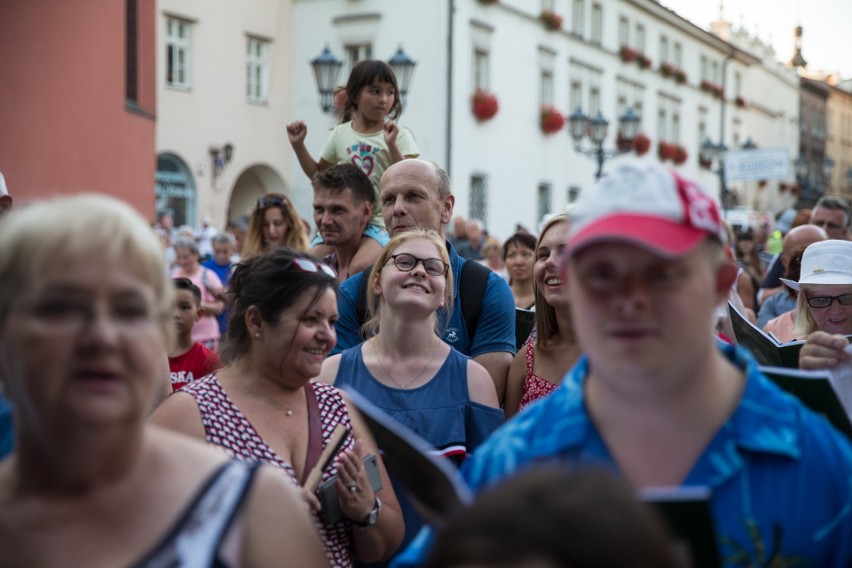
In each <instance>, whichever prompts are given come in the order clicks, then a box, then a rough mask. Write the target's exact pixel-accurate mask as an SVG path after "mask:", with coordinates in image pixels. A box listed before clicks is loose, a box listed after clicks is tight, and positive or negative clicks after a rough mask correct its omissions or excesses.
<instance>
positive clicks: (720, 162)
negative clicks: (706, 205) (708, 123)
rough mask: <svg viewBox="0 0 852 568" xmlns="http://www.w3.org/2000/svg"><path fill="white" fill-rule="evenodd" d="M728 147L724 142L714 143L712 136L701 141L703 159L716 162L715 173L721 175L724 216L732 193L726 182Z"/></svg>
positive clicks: (703, 160)
mask: <svg viewBox="0 0 852 568" xmlns="http://www.w3.org/2000/svg"><path fill="white" fill-rule="evenodd" d="M727 151H728V147H727V146H725V145H724V144H722V143H721V142H720V143H719V144H714V143H713V141H712V140H710V138H705V139H704V142H702V143H701V161H702V162H704V163H705V164H710V163H712V162H713V161H715V162H716V171H715V173H716V174H717V175H718V176H719V202H720V203H721V204H722V214H723V216H724V215H725V214H727V212H728V209H730V207H731V205H732V203H731V193H730V192H729V191H728V185H727V184H726V183H725V152H727Z"/></svg>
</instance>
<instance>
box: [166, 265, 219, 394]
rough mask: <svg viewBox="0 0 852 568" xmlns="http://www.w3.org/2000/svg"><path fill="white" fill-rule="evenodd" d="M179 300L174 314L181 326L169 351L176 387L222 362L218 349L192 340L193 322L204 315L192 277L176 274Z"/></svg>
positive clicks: (172, 380)
mask: <svg viewBox="0 0 852 568" xmlns="http://www.w3.org/2000/svg"><path fill="white" fill-rule="evenodd" d="M172 281H173V282H174V285H175V303H174V308H173V310H172V317H173V318H174V322H175V329H176V330H177V337H176V341H175V346H174V348H173V349H172V350H171V351H169V374H170V376H171V382H172V391H173V392H174V391H176V390H179V389H181V388H182V387H184V386H186V385H188V384H189V383H191V382H192V381H194V380H195V379H200V378H201V377H203V376H205V375H209V374H210V373H212V372H213V371H215V370H216V369H218V368H219V367H221V366H222V363H221V362H220V361H219V356H218V355H217V354H216V352H215V351H211V350H210V349H207V348H206V347H204V346H203V345H201V344H200V343H198V342H197V341H193V340H192V326H193V325H195V322H197V321H198V318H200V317H201V290H200V289H199V288H198V286H196V285H195V284H193V283H192V281H191V280H190V279H189V278H173V279H172Z"/></svg>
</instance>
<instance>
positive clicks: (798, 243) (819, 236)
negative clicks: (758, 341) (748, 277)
mask: <svg viewBox="0 0 852 568" xmlns="http://www.w3.org/2000/svg"><path fill="white" fill-rule="evenodd" d="M827 238H828V235H826V233H825V231H824V230H822V229H821V228H820V227H817V226H816V225H799V226H798V227H793V228H792V229H790V231H789V232H788V233H787V234H786V235H784V240H783V241H782V244H781V246H782V250H781V256H780V257H779V258H778V262H780V263H781V266H782V267H783V268H784V270H783V271H782V273H781V274H782V276H783V275H784V274H786V273H787V266H788V265H789V264H790V260H791V259H792V258H793V254H794V253H795V252H796V251H797V250H800V249H803V248H805V247H807V246H808V245H810V244H813V243H815V242H818V241H824V240H825V239H827ZM788 278H789V277H788ZM778 292H780V293H778ZM788 292H789V290H788V289H786V288H785V286H784V284H781V286H780V287H778V288H777V289H768V290H767V291H766V297H765V299H764V301H763V304H761V306H760V311H759V312H758V314H757V327H759V328H761V329H763V328H764V326H765V325H766V324H767V323H768V322H769V320H771V319H773V318H777V317H778V316H780V315H781V314H783V313H786V312H789V311H790V310H792V309H795V307H796V296H795V295H793V294H789V293H788Z"/></svg>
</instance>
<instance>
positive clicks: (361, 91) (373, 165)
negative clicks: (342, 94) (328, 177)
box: [287, 59, 420, 274]
mask: <svg viewBox="0 0 852 568" xmlns="http://www.w3.org/2000/svg"><path fill="white" fill-rule="evenodd" d="M401 113H402V102H401V101H400V97H399V88H398V87H397V83H396V75H394V72H393V69H392V68H391V66H390V65H388V64H387V63H385V62H384V61H379V60H376V59H368V60H365V61H361V62H359V63H358V64H357V65H355V67H354V68H353V69H352V73H350V75H349V81H348V82H347V84H346V101H345V103H344V108H343V112H342V116H341V123H340V124H338V125H337V127H335V128H334V130H333V131H332V133H331V136H330V137H329V139H328V141H327V142H326V145H325V148H324V149H323V151H322V154H321V155H320V159H319V161H318V162H317V161H315V160H314V158H313V157H312V156H311V154H310V152H309V151H308V149H307V147H306V146H305V137H306V136H307V133H308V128H307V126H306V125H305V123H304V122H303V121H301V120H298V121H296V122H293V123H292V124H290V125H288V126H287V135H288V137H289V138H290V144H291V145H292V146H293V150H294V151H295V152H296V157H297V158H298V160H299V165H301V166H302V170H303V171H304V172H305V174H306V175H307V176H308V177H309V178H311V179H313V177H314V175H316V173H317V172H318V171H322V170H324V169H326V168H328V167H330V166H333V165H335V164H341V163H352V164H355V165H356V166H358V167H359V168H361V170H362V171H363V172H364V173H365V174H367V177H369V178H370V181H371V182H372V184H373V189H374V197H373V212H372V217H371V218H370V221H369V224H368V225H367V228H366V230H365V231H364V235H365V236H367V237H370V238H369V239H361V245H360V247H359V249H358V252H357V253H356V254H355V257H354V259H353V261H352V263H351V264H350V273H351V274H354V273H355V272H356V271H358V270H363V269H364V268H366V267H367V266H368V265H370V264H371V263H372V262H373V260H374V259H375V258H376V256H377V255H378V254H379V252H380V251H381V248H382V247H383V246H385V245H386V244H387V243H388V240H389V237H388V234H387V232H386V231H385V230H384V227H385V225H384V220H383V219H382V206H381V202H380V201H379V180H380V179H381V178H382V174H383V173H384V172H385V170H386V169H387V168H388V167H389V166H390V165H391V164H395V163H396V162H399V161H400V160H403V159H405V158H416V157H418V156H419V155H420V151H419V150H418V149H417V145H416V144H415V143H414V138H413V136H412V135H411V133H410V131H409V130H408V129H406V128H400V127H399V125H397V123H396V119H397V118H398V117H399V115H400V114H401ZM349 117H351V120H348V118H349ZM321 245H322V246H321ZM311 246H312V247H313V248H312V249H311V252H312V253H313V254H315V255H316V256H318V257H323V256H326V255H328V254H331V253H332V252H333V249H332V248H331V247H328V246H325V245H323V241H322V237H321V236H318V237H316V238H315V239H314V242H312V243H311Z"/></svg>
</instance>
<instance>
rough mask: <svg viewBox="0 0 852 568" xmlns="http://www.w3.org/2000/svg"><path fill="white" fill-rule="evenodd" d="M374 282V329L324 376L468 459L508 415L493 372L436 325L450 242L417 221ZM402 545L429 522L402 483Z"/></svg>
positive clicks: (448, 283) (370, 324) (377, 267)
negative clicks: (446, 337)
mask: <svg viewBox="0 0 852 568" xmlns="http://www.w3.org/2000/svg"><path fill="white" fill-rule="evenodd" d="M369 278H370V280H369V283H370V284H369V286H368V287H367V305H368V311H369V313H370V315H371V318H370V319H369V320H368V321H367V323H366V324H365V325H364V327H365V328H366V329H367V330H368V332H369V333H370V334H372V337H370V339H368V340H367V341H365V342H364V343H362V344H361V345H359V346H357V347H353V348H351V349H347V350H346V351H344V352H343V353H341V354H339V355H335V356H333V357H330V358H329V359H327V360H326V361H325V363H324V364H323V368H322V373H321V374H320V380H322V381H324V382H326V383H329V384H334V385H335V386H338V387H352V388H354V389H355V390H357V391H359V392H360V393H362V394H363V395H364V396H366V397H367V398H369V399H370V401H371V402H373V404H375V405H377V406H378V407H379V408H381V409H383V410H384V411H386V412H387V413H388V414H390V415H391V416H392V417H393V418H395V419H396V420H398V421H400V422H401V423H403V424H404V425H406V426H408V427H409V428H411V429H412V430H413V431H414V432H416V433H417V434H419V435H420V436H421V437H423V438H424V439H425V440H426V441H427V442H429V443H430V444H432V445H433V446H434V447H435V448H436V449H437V451H438V452H439V453H440V454H441V455H443V456H445V457H447V458H449V459H451V460H453V461H454V463H456V464H458V463H460V462H461V461H462V460H463V459H464V458H465V456H466V455H467V454H468V453H469V452H471V451H473V450H474V449H475V448H476V447H477V446H478V445H479V444H480V443H481V442H482V441H483V440H484V439H485V438H486V437H487V436H488V435H489V434H490V433H491V432H492V431H494V430H495V429H496V428H497V427H498V426H500V425H501V424H502V423H503V412H502V411H501V410H500V408H499V403H498V401H497V392H496V390H495V388H494V382H493V381H492V380H491V376H490V375H489V374H488V372H487V371H486V370H485V368H484V367H482V366H481V365H480V364H479V363H477V362H476V361H473V360H472V359H469V358H468V357H466V356H465V355H462V354H461V353H459V352H458V351H456V350H455V349H453V348H452V347H450V346H449V345H448V344H447V343H444V341H442V340H441V337H440V336H439V335H438V333H436V329H435V327H436V323H437V317H436V314H435V310H437V309H438V308H439V307H441V306H450V305H452V290H453V275H452V272H451V270H450V262H449V257H448V253H447V247H446V245H445V244H444V241H443V240H442V239H441V237H439V236H438V234H437V233H436V232H434V231H424V230H421V229H412V230H410V231H407V232H405V233H402V234H400V235H397V236H396V237H394V238H393V239H391V241H390V242H389V243H388V245H387V246H386V247H385V249H384V251H383V252H382V254H381V255H380V256H379V258H378V259H377V261H376V263H375V264H374V265H373V270H372V272H371V273H370V277H369ZM397 496H398V497H399V500H400V505H401V506H402V511H403V516H404V519H405V538H404V540H403V544H402V546H401V547H400V550H403V548H404V547H405V546H406V545H407V544H408V543H409V542H410V541H411V539H412V538H413V537H414V535H416V534H417V532H418V531H419V529H420V528H421V527H422V526H423V520H422V519H421V518H420V516H419V515H418V514H417V512H416V511H415V510H414V508H413V507H412V505H411V503H409V502H408V500H407V499H406V496H405V493H404V491H403V490H402V489H401V488H398V490H397Z"/></svg>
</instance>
